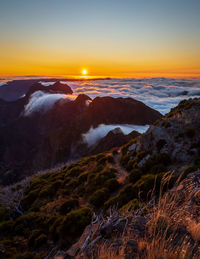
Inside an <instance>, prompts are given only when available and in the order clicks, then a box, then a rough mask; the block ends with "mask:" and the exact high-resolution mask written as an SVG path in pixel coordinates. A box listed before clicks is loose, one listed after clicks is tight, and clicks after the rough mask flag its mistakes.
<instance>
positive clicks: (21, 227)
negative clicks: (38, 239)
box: [14, 212, 45, 234]
mask: <svg viewBox="0 0 200 259" xmlns="http://www.w3.org/2000/svg"><path fill="white" fill-rule="evenodd" d="M43 227H45V215H42V214H41V213H39V212H29V213H27V214H25V215H23V216H20V217H18V218H17V219H16V220H15V224H14V230H15V231H16V232H17V233H19V234H21V233H20V231H22V232H24V233H25V232H26V233H28V231H29V230H32V229H35V228H36V229H38V228H43Z"/></svg>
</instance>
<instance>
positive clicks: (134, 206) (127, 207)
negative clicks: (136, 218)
mask: <svg viewBox="0 0 200 259" xmlns="http://www.w3.org/2000/svg"><path fill="white" fill-rule="evenodd" d="M138 208H139V202H138V199H133V200H131V201H129V202H128V203H127V204H125V205H124V206H122V208H121V211H123V212H126V211H127V210H133V209H134V210H135V209H138Z"/></svg>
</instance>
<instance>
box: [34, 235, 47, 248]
mask: <svg viewBox="0 0 200 259" xmlns="http://www.w3.org/2000/svg"><path fill="white" fill-rule="evenodd" d="M47 240H48V239H47V236H46V235H45V234H41V235H39V236H38V237H37V238H36V239H35V242H34V246H35V247H36V248H39V247H41V246H42V245H44V244H46V243H47Z"/></svg>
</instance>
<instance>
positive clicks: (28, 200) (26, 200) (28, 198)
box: [21, 189, 40, 210]
mask: <svg viewBox="0 0 200 259" xmlns="http://www.w3.org/2000/svg"><path fill="white" fill-rule="evenodd" d="M39 192H40V191H39V189H36V190H33V191H30V192H28V194H26V195H25V196H24V197H23V198H22V201H21V204H22V207H23V209H25V210H27V209H28V208H29V207H30V206H31V204H32V203H33V202H34V201H35V200H36V199H37V197H38V194H39Z"/></svg>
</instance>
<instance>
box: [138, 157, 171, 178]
mask: <svg viewBox="0 0 200 259" xmlns="http://www.w3.org/2000/svg"><path fill="white" fill-rule="evenodd" d="M169 162H170V157H169V156H168V155H167V154H165V153H159V154H154V155H152V156H151V157H150V158H149V159H147V161H146V163H145V164H144V166H143V167H142V171H143V172H144V173H146V172H147V173H150V174H151V173H152V170H151V169H152V168H153V167H155V166H156V165H158V164H162V165H163V166H167V165H168V163H169Z"/></svg>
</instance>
